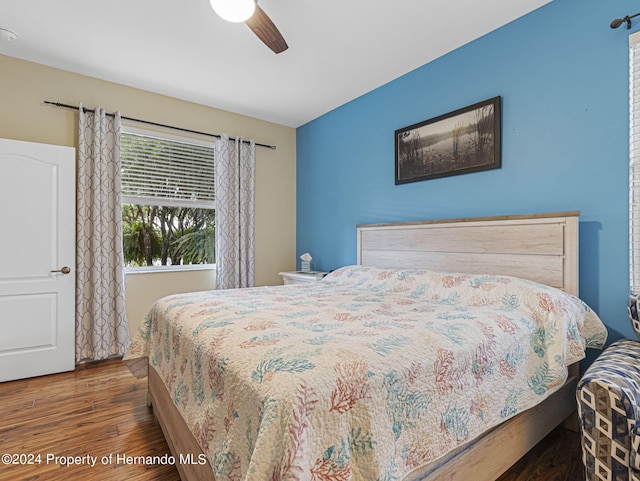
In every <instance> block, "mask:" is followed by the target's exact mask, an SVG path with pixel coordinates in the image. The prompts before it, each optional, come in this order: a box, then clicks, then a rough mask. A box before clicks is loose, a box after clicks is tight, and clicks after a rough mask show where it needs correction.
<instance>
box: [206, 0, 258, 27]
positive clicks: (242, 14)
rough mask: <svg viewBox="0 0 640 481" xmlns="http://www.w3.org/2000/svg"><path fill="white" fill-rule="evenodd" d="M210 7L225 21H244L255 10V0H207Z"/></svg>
mask: <svg viewBox="0 0 640 481" xmlns="http://www.w3.org/2000/svg"><path fill="white" fill-rule="evenodd" d="M209 2H210V3H211V8H213V10H214V12H216V13H217V14H218V15H219V16H220V17H221V18H222V19H224V20H226V21H227V22H244V21H246V20H248V19H249V18H251V15H253V12H255V10H256V2H255V0H209Z"/></svg>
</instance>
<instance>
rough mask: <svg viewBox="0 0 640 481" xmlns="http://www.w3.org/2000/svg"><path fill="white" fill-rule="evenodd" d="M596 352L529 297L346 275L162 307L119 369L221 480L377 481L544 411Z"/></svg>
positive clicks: (512, 289) (553, 306) (570, 318)
mask: <svg viewBox="0 0 640 481" xmlns="http://www.w3.org/2000/svg"><path fill="white" fill-rule="evenodd" d="M605 339H606V329H605V328H604V326H603V324H602V323H601V321H600V320H599V319H598V317H597V316H596V314H595V313H594V312H592V311H591V309H589V307H588V306H586V305H585V304H584V303H583V302H582V301H581V300H579V299H577V298H575V297H573V296H570V295H567V294H565V293H563V292H561V291H559V290H556V289H553V288H550V287H546V286H543V285H540V284H536V283H533V282H529V281H525V280H522V279H517V278H512V277H495V276H477V275H466V274H447V273H440V272H431V271H410V270H381V269H374V268H367V267H362V266H349V267H345V268H342V269H339V270H337V271H335V272H333V273H332V274H330V275H329V276H327V277H326V278H325V279H324V280H323V281H321V282H318V283H315V284H310V285H303V284H294V285H287V286H275V287H262V288H249V289H237V290H226V291H225V290H221V291H209V292H200V293H192V294H183V295H174V296H170V297H166V298H163V299H161V300H159V301H158V302H156V303H155V305H154V306H153V308H152V309H151V310H150V312H149V314H148V316H147V319H146V321H145V324H144V325H143V326H142V327H141V329H140V332H139V333H138V335H137V337H136V338H135V340H134V342H133V343H132V345H131V347H130V351H129V353H128V354H127V356H126V358H125V361H126V362H133V361H135V360H136V359H137V358H140V357H144V356H148V359H149V363H150V364H151V365H152V366H153V367H154V368H155V369H156V370H157V372H158V373H159V374H160V376H161V378H162V379H163V381H164V383H165V385H166V387H167V389H168V390H169V392H170V394H171V396H172V398H173V401H174V402H175V404H176V406H177V407H178V409H179V411H180V413H181V414H182V416H183V417H184V420H185V421H186V423H187V425H188V426H189V428H190V429H191V431H192V432H193V434H194V436H195V438H196V439H197V440H198V442H199V443H200V446H201V447H202V449H203V452H204V453H206V454H207V456H208V458H209V460H210V463H211V465H212V467H213V471H214V474H215V477H216V480H217V481H227V480H231V481H250V480H265V481H266V480H271V481H277V480H282V481H285V480H287V481H288V480H291V481H293V480H309V481H311V480H313V481H320V480H323V481H325V480H340V481H347V480H367V481H376V480H377V481H384V480H402V479H412V475H413V474H415V473H416V472H418V470H419V468H420V467H422V466H424V465H425V464H427V463H430V462H432V461H435V460H437V459H438V458H441V457H442V456H443V455H445V454H446V453H447V452H449V451H450V450H452V449H454V448H455V447H456V446H458V445H460V444H462V443H464V442H466V441H469V440H471V439H473V438H474V437H476V436H478V435H479V434H481V433H482V432H483V431H486V430H487V429H488V428H490V427H493V426H495V425H497V424H499V423H501V422H502V421H504V420H505V419H507V418H509V417H512V416H513V415H515V414H517V413H519V412H521V411H523V410H525V409H527V408H530V407H532V406H534V405H535V404H537V403H539V402H540V401H541V400H543V399H544V398H546V397H547V396H548V395H549V394H550V393H552V392H553V391H554V390H556V389H557V388H559V387H560V386H561V385H562V384H563V382H564V381H565V379H566V377H567V366H568V365H569V364H571V363H574V362H576V361H578V360H580V359H581V358H583V357H584V350H585V347H601V346H602V345H603V344H604V341H605Z"/></svg>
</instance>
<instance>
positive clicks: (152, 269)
mask: <svg viewBox="0 0 640 481" xmlns="http://www.w3.org/2000/svg"><path fill="white" fill-rule="evenodd" d="M215 270H216V265H215V264H195V265H189V266H142V267H125V269H124V273H125V275H127V276H128V275H130V274H159V273H162V272H187V271H215Z"/></svg>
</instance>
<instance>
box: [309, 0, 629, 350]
mask: <svg viewBox="0 0 640 481" xmlns="http://www.w3.org/2000/svg"><path fill="white" fill-rule="evenodd" d="M633 3H634V2H629V1H623V0H613V1H602V0H554V1H553V2H551V3H550V4H548V5H546V6H544V7H542V8H540V9H538V10H536V11H534V12H532V13H530V14H528V15H526V16H525V17H522V18H520V19H518V20H516V21H515V22H512V23H510V24H508V25H506V26H504V27H502V28H500V29H499V30H496V31H494V32H492V33H490V34H488V35H486V36H484V37H482V38H480V39H478V40H476V41H474V42H472V43H470V44H468V45H466V46H464V47H462V48H460V49H458V50H456V51H454V52H452V53H450V54H448V55H446V56H443V57H441V58H439V59H437V60H435V61H433V62H431V63H429V64H427V65H424V66H423V67H421V68H419V69H417V70H415V71H413V72H411V73H409V74H407V75H405V76H403V77H401V78H399V79H397V80H395V81H393V82H391V83H389V84H387V85H384V86H383V87H381V88H379V89H376V90H374V91H372V92H370V93H368V94H366V95H364V96H362V97H360V98H357V99H355V100H353V101H352V102H349V103H347V104H345V105H343V106H341V107H339V108H337V109H335V110H333V111H332V112H329V113H327V114H326V115H324V116H322V117H320V118H318V119H315V120H313V121H312V122H309V123H308V124H305V125H303V126H301V127H300V128H298V130H297V252H298V255H300V254H302V253H304V252H310V253H311V254H312V256H313V258H314V268H315V269H319V270H331V269H335V268H338V267H340V266H343V265H346V264H353V263H355V262H356V233H355V226H356V224H360V223H372V222H390V221H408V220H421V219H444V218H452V217H453V218H455V217H472V216H486V215H502V214H528V213H534V212H553V211H567V210H580V211H581V220H580V254H581V261H580V296H581V297H582V298H583V299H584V300H585V301H586V302H587V303H588V304H589V305H590V306H591V307H592V308H593V309H594V310H596V312H598V313H599V314H600V316H601V318H602V319H603V321H605V323H606V324H607V327H608V328H609V335H610V340H613V339H617V338H620V337H633V334H632V330H631V328H630V326H629V322H628V320H627V313H626V300H627V297H628V294H629V287H628V284H629V283H628V277H629V274H628V271H629V269H628V252H627V243H628V225H627V218H628V141H629V134H628V118H629V114H628V75H629V73H628V34H629V33H630V32H633V31H635V30H637V27H638V26H640V21H638V22H636V23H635V24H634V27H633V29H632V30H631V31H628V30H626V28H625V27H620V28H619V29H617V30H613V29H611V28H610V27H609V23H610V22H611V20H612V19H614V18H617V17H622V16H624V15H627V14H629V15H631V14H633V13H636V11H637V10H640V5H638V4H635V5H634V4H633ZM452 28H455V27H454V26H452ZM416 48H419V47H418V46H416ZM498 95H499V96H501V97H502V168H501V169H496V170H489V171H484V172H477V173H471V174H465V175H458V176H454V177H446V178H441V179H434V180H428V181H423V182H415V183H411V184H404V185H398V186H396V185H395V184H394V131H395V130H396V129H399V128H402V127H405V126H408V125H411V124H413V123H416V122H420V121H422V120H426V119H429V118H432V117H436V116H438V115H441V114H444V113H447V112H450V111H452V110H455V109H458V108H460V107H464V106H467V105H470V104H473V103H475V102H479V101H482V100H486V99H489V98H491V97H494V96H498Z"/></svg>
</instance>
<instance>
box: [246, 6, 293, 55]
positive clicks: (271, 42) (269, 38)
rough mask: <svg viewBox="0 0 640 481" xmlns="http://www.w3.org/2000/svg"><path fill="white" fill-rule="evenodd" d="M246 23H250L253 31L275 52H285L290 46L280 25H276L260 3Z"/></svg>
mask: <svg viewBox="0 0 640 481" xmlns="http://www.w3.org/2000/svg"><path fill="white" fill-rule="evenodd" d="M245 23H246V24H247V25H249V28H250V29H251V30H253V33H255V34H256V35H257V36H258V38H259V39H260V40H262V41H263V42H264V44H265V45H266V46H267V47H269V48H270V49H271V50H273V51H274V52H275V53H280V52H284V51H285V50H286V49H288V48H289V46H288V45H287V42H285V40H284V37H283V36H282V34H281V33H280V31H279V30H278V27H276V26H275V24H274V23H273V22H272V21H271V19H270V18H269V16H268V15H267V14H266V13H265V11H264V10H262V9H261V8H260V6H259V5H256V11H255V12H254V14H253V15H252V16H251V18H250V19H249V20H247V21H246V22H245Z"/></svg>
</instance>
